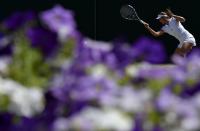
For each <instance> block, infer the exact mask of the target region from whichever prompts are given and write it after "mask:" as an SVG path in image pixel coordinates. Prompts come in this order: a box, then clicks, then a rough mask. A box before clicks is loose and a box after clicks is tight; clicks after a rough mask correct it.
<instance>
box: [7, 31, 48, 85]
mask: <svg viewBox="0 0 200 131" xmlns="http://www.w3.org/2000/svg"><path fill="white" fill-rule="evenodd" d="M14 42H15V44H14V53H13V60H12V63H11V64H10V66H9V77H11V79H13V80H16V81H18V82H19V83H21V84H23V85H25V86H27V87H31V86H36V87H44V86H46V85H47V83H48V80H49V78H50V76H51V69H50V66H49V65H48V64H47V63H45V61H44V58H43V56H42V54H41V52H40V51H39V50H37V49H35V48H33V47H31V45H30V43H29V41H28V40H27V38H26V37H25V35H24V34H23V33H21V32H19V33H18V34H17V37H15V41H14Z"/></svg>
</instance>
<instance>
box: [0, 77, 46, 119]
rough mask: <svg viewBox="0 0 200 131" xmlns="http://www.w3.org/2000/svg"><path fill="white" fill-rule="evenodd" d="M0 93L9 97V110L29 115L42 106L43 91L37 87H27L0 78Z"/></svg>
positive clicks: (39, 110) (37, 111)
mask: <svg viewBox="0 0 200 131" xmlns="http://www.w3.org/2000/svg"><path fill="white" fill-rule="evenodd" d="M0 94H4V95H7V96H8V97H9V99H10V104H9V107H8V108H9V111H11V112H13V113H16V114H18V115H22V116H26V117H31V116H33V115H35V114H36V113H39V112H41V111H42V110H43V108H44V105H43V104H44V103H43V99H44V98H43V97H44V96H43V92H42V90H40V89H38V88H27V87H24V86H22V85H20V84H19V83H17V82H15V81H12V80H9V79H2V78H0Z"/></svg>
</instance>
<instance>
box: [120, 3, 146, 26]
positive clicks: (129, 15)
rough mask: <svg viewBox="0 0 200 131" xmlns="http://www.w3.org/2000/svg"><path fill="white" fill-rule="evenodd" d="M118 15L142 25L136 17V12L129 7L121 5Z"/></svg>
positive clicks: (141, 21)
mask: <svg viewBox="0 0 200 131" xmlns="http://www.w3.org/2000/svg"><path fill="white" fill-rule="evenodd" d="M120 14H121V16H122V17H123V18H124V19H126V20H137V21H139V22H140V23H142V24H144V22H143V20H141V19H140V17H138V15H137V12H136V10H135V9H134V8H133V6H131V5H123V6H122V7H121V9H120Z"/></svg>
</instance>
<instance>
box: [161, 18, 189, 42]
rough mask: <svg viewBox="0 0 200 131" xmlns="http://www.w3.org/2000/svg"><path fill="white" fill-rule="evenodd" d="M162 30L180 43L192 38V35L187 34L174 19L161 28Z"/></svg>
mask: <svg viewBox="0 0 200 131" xmlns="http://www.w3.org/2000/svg"><path fill="white" fill-rule="evenodd" d="M162 30H163V31H164V32H166V33H168V34H169V35H172V36H174V37H175V38H177V39H178V40H179V41H180V42H183V41H185V40H186V39H188V38H191V37H193V35H192V34H191V33H189V32H188V31H187V30H186V29H185V28H184V27H183V25H182V24H181V23H180V22H177V21H176V19H175V18H171V20H170V22H169V23H168V24H166V25H164V26H163V27H162Z"/></svg>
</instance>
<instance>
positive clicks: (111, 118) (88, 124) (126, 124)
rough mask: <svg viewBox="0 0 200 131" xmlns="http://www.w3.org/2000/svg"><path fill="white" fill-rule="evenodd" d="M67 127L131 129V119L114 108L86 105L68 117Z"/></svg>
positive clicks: (116, 130)
mask: <svg viewBox="0 0 200 131" xmlns="http://www.w3.org/2000/svg"><path fill="white" fill-rule="evenodd" d="M69 120H70V121H69V129H81V130H88V131H93V130H96V129H98V130H115V131H121V130H126V131H128V130H131V128H132V120H131V118H130V117H128V116H126V115H125V114H124V113H123V112H120V111H118V110H116V109H109V108H108V109H98V108H92V107H88V108H86V109H84V110H83V111H82V112H80V114H76V115H75V116H73V117H72V118H70V119H69Z"/></svg>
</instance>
